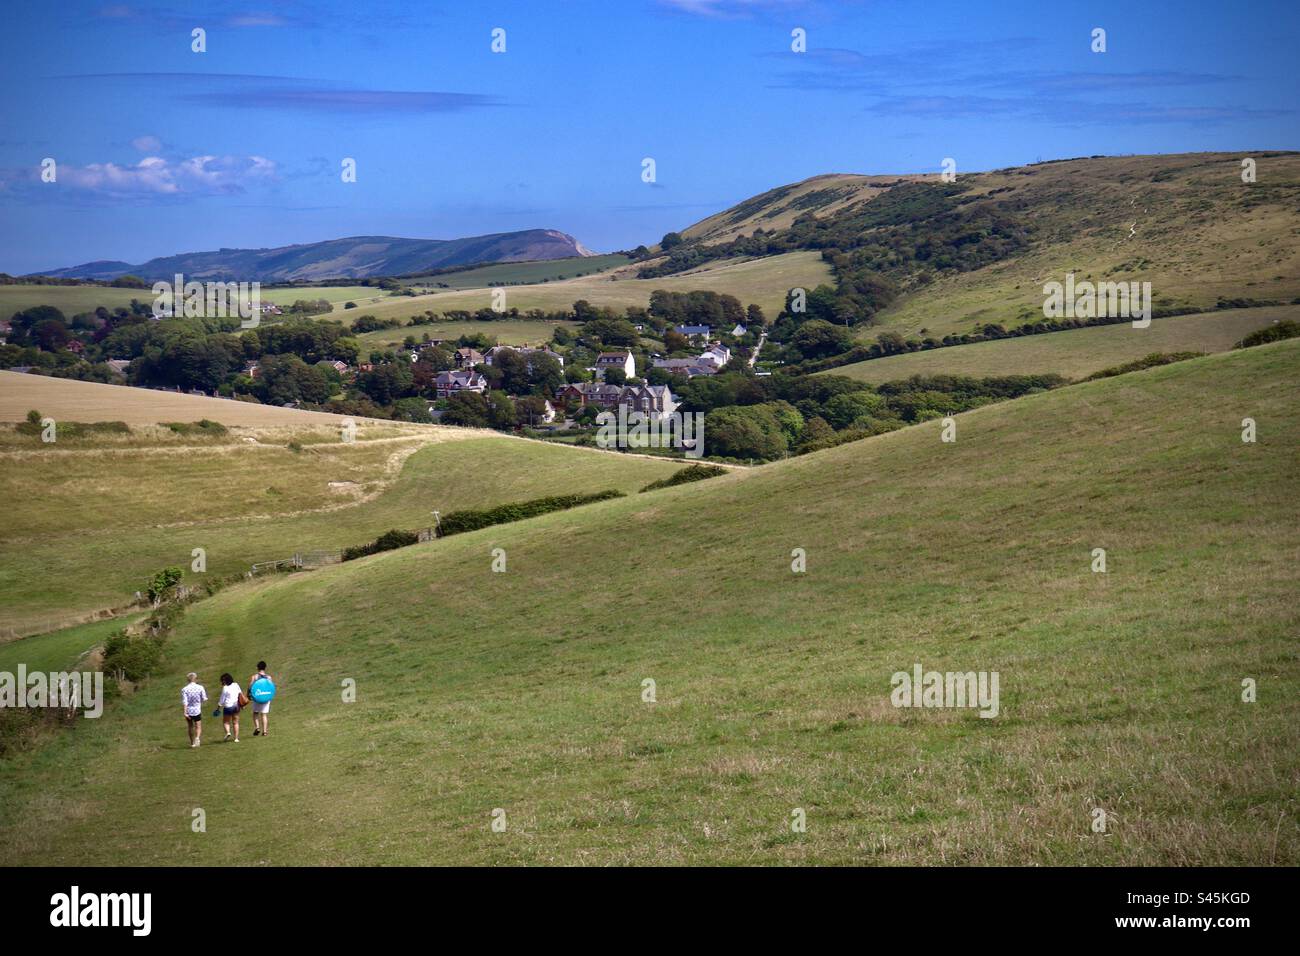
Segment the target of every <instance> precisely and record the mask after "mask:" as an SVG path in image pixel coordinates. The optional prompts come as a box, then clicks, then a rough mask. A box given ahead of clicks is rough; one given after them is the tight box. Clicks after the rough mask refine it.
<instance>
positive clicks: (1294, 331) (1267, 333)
mask: <svg viewBox="0 0 1300 956" xmlns="http://www.w3.org/2000/svg"><path fill="white" fill-rule="evenodd" d="M1297 335H1300V323H1297V322H1292V321H1291V320H1290V319H1287V320H1286V321H1283V322H1278V323H1277V324H1276V325H1270V326H1267V327H1265V328H1262V329H1259V330H1258V331H1255V332H1251V333H1250V335H1248V336H1246V337H1245V338H1244V339H1242V340H1241V341H1240V342H1238V343H1237V344H1236V345H1234V346H1233V348H1234V349H1248V348H1251V347H1252V346H1255V345H1265V344H1267V343H1269V342H1280V341H1282V340H1283V339H1293V338H1295V337H1296V336H1297ZM31 416H32V413H31V412H28V413H27V420H28V421H31Z"/></svg>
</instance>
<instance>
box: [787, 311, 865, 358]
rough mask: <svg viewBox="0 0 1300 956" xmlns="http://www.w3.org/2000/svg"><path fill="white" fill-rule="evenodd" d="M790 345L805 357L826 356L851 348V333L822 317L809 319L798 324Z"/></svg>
mask: <svg viewBox="0 0 1300 956" xmlns="http://www.w3.org/2000/svg"><path fill="white" fill-rule="evenodd" d="M790 345H791V347H792V348H793V349H794V350H795V351H796V352H798V353H799V354H800V355H801V356H802V357H803V358H805V359H815V358H826V357H827V356H830V355H839V354H840V353H841V352H847V351H848V350H849V349H850V348H852V347H853V334H852V333H851V332H849V330H848V329H846V328H844V327H842V326H837V325H832V324H831V323H830V322H827V321H825V320H823V319H811V320H809V321H807V322H805V323H803V325H801V326H799V330H798V331H797V332H795V334H794V337H793V338H792V339H791V340H790Z"/></svg>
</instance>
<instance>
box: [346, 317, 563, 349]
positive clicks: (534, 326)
mask: <svg viewBox="0 0 1300 956" xmlns="http://www.w3.org/2000/svg"><path fill="white" fill-rule="evenodd" d="M358 314H360V313H358ZM559 326H564V327H566V328H570V329H573V328H577V326H578V323H576V322H552V321H548V320H542V321H532V320H523V319H500V320H493V321H490V322H479V321H477V320H473V321H470V322H435V323H433V324H432V325H418V326H405V325H403V326H401V327H399V328H396V329H380V330H379V331H378V332H365V333H363V334H361V335H358V336H357V337H356V338H357V341H358V342H360V343H361V348H362V354H363V355H365V354H369V352H370V350H371V349H377V348H381V347H385V346H391V345H400V344H401V343H402V342H404V341H406V337H407V336H408V335H414V336H415V337H416V338H417V339H419V338H421V337H423V336H424V335H425V334H428V335H429V337H430V338H435V339H458V338H460V337H461V336H462V335H486V336H488V337H490V338H493V339H496V342H497V344H498V345H542V344H544V343H546V342H549V341H550V339H551V336H552V335H554V334H555V330H556V328H557V327H559Z"/></svg>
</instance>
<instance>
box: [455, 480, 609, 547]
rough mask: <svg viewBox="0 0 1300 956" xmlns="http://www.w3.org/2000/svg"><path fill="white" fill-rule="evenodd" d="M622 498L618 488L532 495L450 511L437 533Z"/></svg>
mask: <svg viewBox="0 0 1300 956" xmlns="http://www.w3.org/2000/svg"><path fill="white" fill-rule="evenodd" d="M622 497H623V492H621V491H600V492H597V493H595V494H590V495H554V496H552V497H549V498H534V499H533V500H531V501H523V502H520V503H519V504H513V505H500V506H499V507H496V508H486V509H481V510H474V509H466V510H464V511H453V512H451V514H448V515H444V516H443V518H442V520H441V522H440V524H439V534H440V535H441V536H442V537H446V536H447V535H449V534H461V533H463V532H466V531H477V530H478V529H480V528H487V527H491V526H492V525H494V524H505V523H507V522H510V521H522V520H523V519H525V518H535V517H537V516H538V515H544V514H547V513H549V512H552V511H564V510H566V509H568V508H576V507H577V506H578V505H585V504H591V503H592V502H596V501H607V500H609V499H610V498H622Z"/></svg>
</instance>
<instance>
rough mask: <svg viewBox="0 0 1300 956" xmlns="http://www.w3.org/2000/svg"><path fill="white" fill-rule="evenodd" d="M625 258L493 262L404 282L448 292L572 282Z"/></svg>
mask: <svg viewBox="0 0 1300 956" xmlns="http://www.w3.org/2000/svg"><path fill="white" fill-rule="evenodd" d="M627 262H628V258H627V256H624V255H619V254H618V253H610V254H608V255H591V256H575V257H570V258H567V259H542V260H538V261H534V262H494V263H492V264H491V265H486V266H474V267H471V268H468V269H460V270H457V271H454V272H440V273H435V274H432V275H424V276H411V277H409V278H406V279H404V280H403V282H404V284H406V285H408V286H419V287H421V288H426V287H432V286H434V285H438V286H447V287H448V288H451V289H477V288H481V287H483V286H487V285H520V284H526V283H530V282H552V281H555V280H558V279H573V278H577V277H580V276H587V275H591V274H593V273H597V272H604V271H606V270H608V269H613V268H615V267H617V266H621V265H626V264H627Z"/></svg>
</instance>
